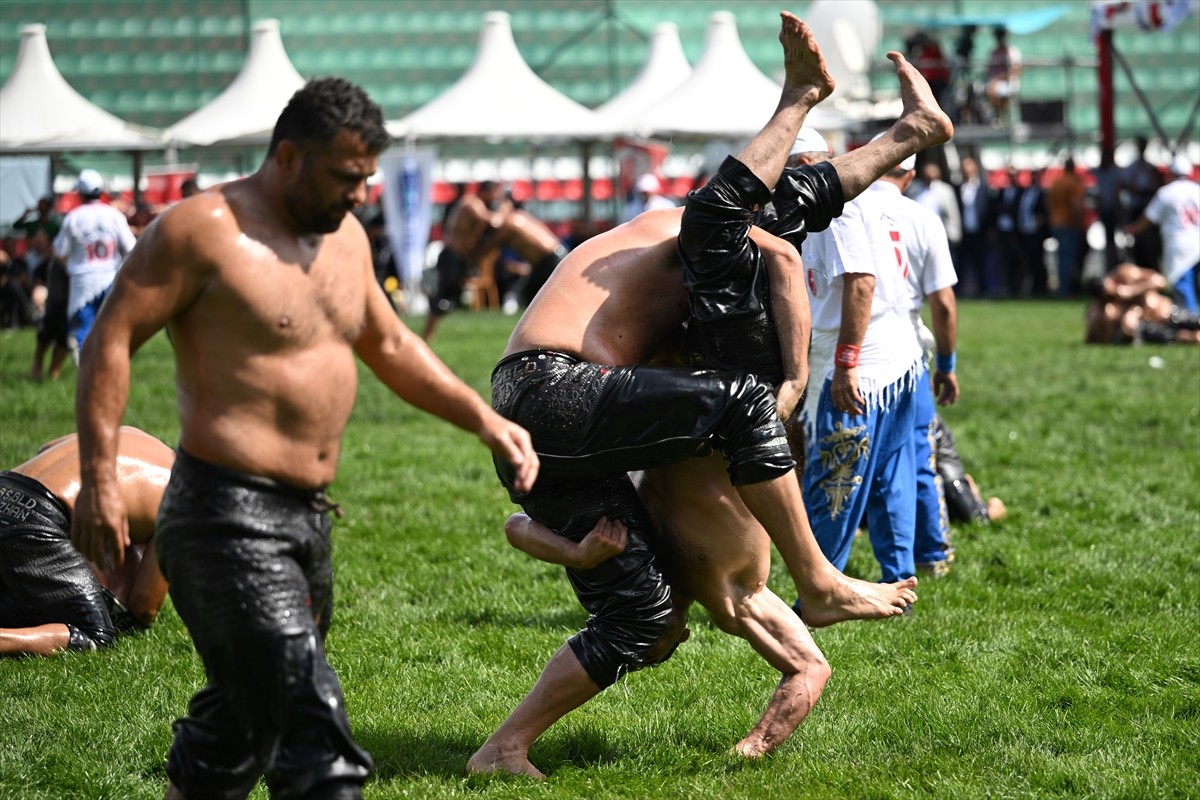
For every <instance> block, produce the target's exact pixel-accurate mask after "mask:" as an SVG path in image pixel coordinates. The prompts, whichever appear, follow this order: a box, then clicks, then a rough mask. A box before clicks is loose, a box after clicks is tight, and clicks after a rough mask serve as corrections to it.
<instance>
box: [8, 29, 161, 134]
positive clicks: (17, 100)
mask: <svg viewBox="0 0 1200 800" xmlns="http://www.w3.org/2000/svg"><path fill="white" fill-rule="evenodd" d="M162 148H163V139H162V136H161V135H160V134H159V133H158V132H157V131H155V130H153V129H151V128H143V127H140V126H137V125H131V124H129V123H128V122H125V121H124V120H122V119H120V118H118V117H116V116H113V115H112V114H110V113H108V112H107V111H105V110H104V109H102V108H100V107H99V106H97V105H96V104H94V103H92V102H91V101H90V100H88V99H87V98H85V97H84V96H83V95H81V94H80V93H79V92H77V91H75V90H74V89H73V88H72V87H71V85H70V84H69V83H67V81H66V79H65V78H64V77H63V76H62V73H61V72H59V71H58V67H56V66H55V65H54V59H53V57H52V56H51V55H50V46H49V45H48V44H47V43H46V26H45V25H41V24H35V25H25V26H23V27H22V28H21V45H20V49H19V50H18V51H17V60H16V62H15V64H14V65H13V71H12V73H11V74H10V75H9V76H8V80H6V81H5V82H4V86H3V87H0V151H3V152H8V153H13V152H27V153H28V152H42V153H45V152H51V151H61V150H161V149H162Z"/></svg>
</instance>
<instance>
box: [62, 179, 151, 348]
mask: <svg viewBox="0 0 1200 800" xmlns="http://www.w3.org/2000/svg"><path fill="white" fill-rule="evenodd" d="M75 188H76V189H77V190H78V191H79V196H80V198H82V200H83V205H81V206H79V207H78V208H76V209H73V210H72V211H71V212H70V213H68V214H67V216H66V217H65V218H64V219H63V224H62V230H60V231H59V232H58V236H57V237H56V238H55V240H54V251H55V254H56V255H57V256H58V257H59V258H61V259H63V260H64V261H65V262H66V265H67V276H68V278H69V280H70V290H69V292H68V297H67V327H68V334H69V336H70V338H71V340H72V341H73V342H74V345H73V348H74V351H75V354H76V359H78V354H79V350H80V349H81V348H82V347H83V340H84V339H86V338H87V335H88V332H89V331H90V330H91V329H92V323H93V322H94V321H95V319H96V312H98V311H99V310H100V304H101V303H103V302H104V298H105V297H106V296H107V295H108V290H109V288H110V287H111V286H112V283H113V280H114V279H115V278H116V277H117V269H119V268H120V266H121V261H123V260H124V258H125V256H126V255H128V253H129V251H130V250H132V249H133V246H134V244H135V243H136V241H137V240H136V239H135V238H134V235H133V231H132V230H130V229H129V221H128V220H126V219H125V215H124V214H122V213H121V212H120V211H118V210H117V209H115V208H113V207H112V206H110V205H106V204H105V203H102V202H100V196H101V195H102V194H104V179H103V178H101V177H100V173H99V172H97V171H96V170H94V169H85V170H83V171H82V172H80V173H79V181H78V182H77V183H76V185H75Z"/></svg>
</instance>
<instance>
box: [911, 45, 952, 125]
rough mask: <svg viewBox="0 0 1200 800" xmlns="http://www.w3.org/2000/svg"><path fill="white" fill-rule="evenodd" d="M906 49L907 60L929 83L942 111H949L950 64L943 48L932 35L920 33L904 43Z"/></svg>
mask: <svg viewBox="0 0 1200 800" xmlns="http://www.w3.org/2000/svg"><path fill="white" fill-rule="evenodd" d="M904 48H905V54H904V55H905V58H907V59H908V60H909V61H910V62H911V63H912V64H913V66H915V67H916V68H917V71H918V72H920V73H921V75H922V76H924V78H925V80H926V81H928V82H929V88H930V90H931V91H932V92H933V96H934V98H936V99H937V101H938V104H939V105H940V106H941V107H942V110H943V111H945V110H947V108H948V107H949V106H950V105H952V104H951V103H950V102H949V97H948V90H949V89H950V62H949V60H948V59H947V58H946V56H945V54H943V53H942V46H941V45H940V44H938V41H937V39H935V38H934V37H933V35H932V34H930V33H928V32H926V31H918V32H916V33H914V34H913V35H912V36H910V37H909V38H908V39H906V40H905V41H904Z"/></svg>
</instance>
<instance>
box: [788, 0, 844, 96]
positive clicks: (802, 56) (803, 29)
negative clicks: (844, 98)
mask: <svg viewBox="0 0 1200 800" xmlns="http://www.w3.org/2000/svg"><path fill="white" fill-rule="evenodd" d="M779 16H780V18H781V19H782V23H781V25H780V27H779V43H780V44H781V45H783V96H784V98H786V99H787V100H790V101H793V102H797V103H802V104H807V105H810V106H812V105H816V104H817V103H819V102H821V101H822V100H824V99H825V98H826V97H829V95H830V94H832V93H833V88H834V83H833V76H832V75H830V74H829V69H828V68H827V67H826V66H825V57H824V56H823V55H821V48H820V47H818V46H817V40H816V39H815V38H813V35H812V31H811V30H809V27H808V26H807V25H805V24H804V23H803V22H801V21H800V20H799V19H798V18H797V17H796V16H795V15H793V14H790V13H788V12H787V11H781V12H779Z"/></svg>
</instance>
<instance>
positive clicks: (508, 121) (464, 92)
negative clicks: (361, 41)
mask: <svg viewBox="0 0 1200 800" xmlns="http://www.w3.org/2000/svg"><path fill="white" fill-rule="evenodd" d="M510 19H511V18H510V17H509V15H508V14H507V13H505V12H503V11H489V12H487V14H485V15H484V17H483V27H482V29H481V31H480V33H479V49H478V51H477V52H476V54H475V60H474V61H473V62H472V63H471V66H470V67H468V68H467V71H466V72H464V73H463V74H462V76H461V77H460V78H459V79H458V80H457V81H455V83H454V84H453V85H452V86H451V87H450V88H449V89H447V90H446V91H444V92H442V94H440V95H438V96H437V97H435V98H434V99H433V100H431V101H429V102H428V103H426V104H425V105H423V106H421V107H420V108H418V109H417V110H416V111H414V112H412V113H411V114H409V115H408V116H407V117H404V118H403V119H402V120H400V121H399V125H400V126H403V128H404V131H405V135H406V136H407V137H409V138H410V139H483V140H487V141H500V140H503V139H534V140H537V139H598V138H606V137H607V136H608V135H610V128H609V126H608V125H607V124H606V123H605V122H604V120H603V119H602V118H601V117H600V116H599V115H597V114H596V112H594V111H592V110H591V109H589V108H587V107H586V106H583V105H581V104H579V103H576V102H575V101H574V100H572V99H571V98H569V97H567V96H566V95H565V94H562V93H561V92H559V91H558V90H557V89H555V88H554V87H553V86H551V85H550V84H548V83H546V82H545V81H543V80H542V79H541V78H539V77H538V76H537V75H536V74H535V73H534V71H533V70H532V69H530V68H529V65H528V64H526V63H525V59H523V58H522V57H521V53H520V51H518V50H517V44H516V42H515V41H513V35H512V26H511V22H510Z"/></svg>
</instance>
